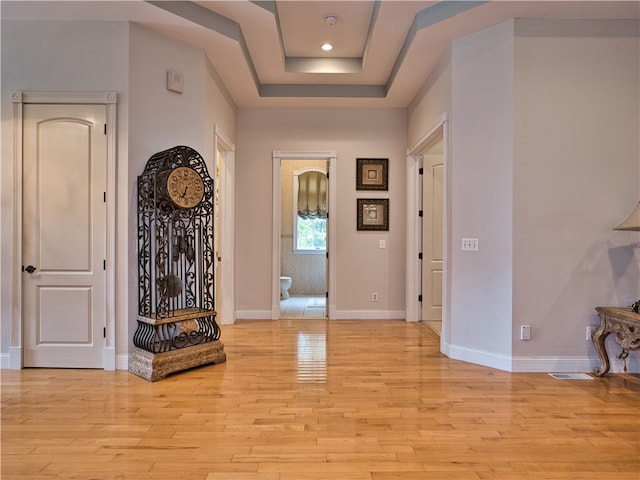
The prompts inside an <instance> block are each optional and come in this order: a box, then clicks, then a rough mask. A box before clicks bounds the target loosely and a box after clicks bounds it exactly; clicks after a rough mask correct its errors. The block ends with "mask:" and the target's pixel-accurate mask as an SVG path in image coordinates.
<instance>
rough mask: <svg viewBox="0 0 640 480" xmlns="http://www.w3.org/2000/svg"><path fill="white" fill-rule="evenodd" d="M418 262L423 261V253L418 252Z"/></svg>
mask: <svg viewBox="0 0 640 480" xmlns="http://www.w3.org/2000/svg"><path fill="white" fill-rule="evenodd" d="M418 260H422V252H418Z"/></svg>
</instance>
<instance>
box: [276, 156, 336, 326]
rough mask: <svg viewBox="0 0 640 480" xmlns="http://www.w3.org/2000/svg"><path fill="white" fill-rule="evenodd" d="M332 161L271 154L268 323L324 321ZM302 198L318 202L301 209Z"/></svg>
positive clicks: (328, 273)
mask: <svg viewBox="0 0 640 480" xmlns="http://www.w3.org/2000/svg"><path fill="white" fill-rule="evenodd" d="M332 159H333V160H335V154H333V153H332V152H326V153H322V152H311V153H310V152H274V154H273V181H274V185H273V196H274V201H273V259H272V262H273V264H272V271H273V272H272V279H273V280H272V309H271V310H272V315H271V317H272V319H273V320H276V319H280V318H326V317H327V316H329V312H330V308H329V301H328V299H330V298H331V288H332V282H331V274H332V271H333V269H332V267H331V255H330V254H329V253H330V250H331V244H332V242H333V238H334V232H333V228H332V225H331V222H332V220H331V216H330V215H328V214H327V212H328V211H329V210H330V209H331V205H332V204H333V198H334V193H333V188H332V180H333V179H332V175H331V174H330V172H331V170H332V169H333V168H334V166H333V164H332V161H331V160H332ZM334 163H335V162H334ZM318 192H321V194H320V195H317V194H318ZM307 194H308V197H309V199H310V198H312V197H314V198H315V199H318V198H322V199H323V200H322V201H320V202H316V201H311V200H309V202H308V205H307V202H301V199H306V198H307ZM302 203H304V206H301V205H302ZM317 203H320V204H321V206H319V205H317ZM306 207H308V208H306Z"/></svg>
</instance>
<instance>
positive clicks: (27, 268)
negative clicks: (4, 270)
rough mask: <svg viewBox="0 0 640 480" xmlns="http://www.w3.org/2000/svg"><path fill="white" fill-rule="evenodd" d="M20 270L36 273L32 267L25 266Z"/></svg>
mask: <svg viewBox="0 0 640 480" xmlns="http://www.w3.org/2000/svg"><path fill="white" fill-rule="evenodd" d="M22 270H23V271H25V272H27V273H33V272H35V271H36V267H34V266H33V265H27V266H26V267H24V268H23V269H22Z"/></svg>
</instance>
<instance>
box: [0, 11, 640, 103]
mask: <svg viewBox="0 0 640 480" xmlns="http://www.w3.org/2000/svg"><path fill="white" fill-rule="evenodd" d="M1 7H2V18H9V19H32V20H43V19H52V20H126V21H132V22H136V23H139V24H141V25H143V26H145V27H146V28H149V29H151V30H155V31H157V32H160V33H163V34H165V35H168V36H170V37H173V38H176V39H178V40H181V41H183V42H185V43H189V44H192V45H195V46H198V47H200V48H202V49H203V50H204V51H205V52H206V53H207V55H208V57H209V59H210V60H211V62H212V64H213V65H214V67H215V68H216V70H217V71H218V73H219V74H220V77H221V78H222V80H223V82H224V83H225V85H226V87H227V89H228V90H229V93H230V94H231V96H232V97H233V98H234V100H235V102H236V103H237V105H238V106H241V107H248V106H295V107H301V106H357V107H369V106H374V107H406V106H407V105H408V104H409V102H410V101H411V100H412V99H413V98H414V97H415V95H416V93H417V92H418V90H419V89H420V87H421V86H422V85H423V84H424V82H425V80H426V79H427V77H428V76H429V74H430V73H431V71H432V70H433V69H434V68H435V67H436V65H437V63H438V61H439V59H440V58H441V56H442V54H443V52H444V51H445V49H446V48H447V46H448V45H449V44H450V43H451V41H452V40H454V39H455V38H458V37H461V36H464V35H468V34H470V33H473V32H476V31H478V30H481V29H483V28H486V27H489V26H491V25H495V24H498V23H500V22H503V21H505V20H508V19H511V18H610V19H615V18H626V19H629V18H633V19H639V21H640V0H622V1H594V0H587V1H580V0H564V1H540V0H535V1H502V0H493V1H487V2H484V1H480V0H472V1H422V0H410V1H403V0H382V1H366V0H357V1H320V0H318V1H315V0H306V1H292V0H277V1H261V2H260V1H259V2H250V1H246V0H227V1H185V0H182V1H164V0H161V1H146V0H130V1H66V2H60V1H51V0H49V1H42V2H30V1H15V2H13V1H6V0H5V1H2V2H1ZM326 14H334V15H335V16H336V22H335V25H328V24H327V23H326V22H325V16H326ZM326 41H329V42H331V43H333V44H334V49H333V50H332V51H331V52H329V53H325V52H323V51H322V50H321V49H320V45H321V44H322V43H324V42H326ZM326 72H328V73H326Z"/></svg>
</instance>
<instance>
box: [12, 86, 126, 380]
mask: <svg viewBox="0 0 640 480" xmlns="http://www.w3.org/2000/svg"><path fill="white" fill-rule="evenodd" d="M11 101H12V103H13V112H12V117H13V172H14V176H13V242H12V243H13V252H12V253H13V263H12V266H11V269H12V272H13V279H12V285H13V295H12V305H11V345H10V347H9V368H10V369H13V370H19V369H22V368H23V367H24V362H23V353H24V336H23V319H22V275H23V273H22V208H23V205H22V162H23V150H22V142H23V130H22V123H23V114H24V108H23V107H24V105H25V104H29V103H33V104H68V105H75V104H85V105H104V106H105V114H106V122H107V127H106V135H107V186H106V189H107V191H106V195H107V226H106V227H107V228H106V231H107V238H106V247H107V251H106V257H107V258H106V276H107V278H106V292H105V300H106V302H105V303H106V308H105V309H106V311H105V342H104V348H103V364H102V365H103V368H104V369H105V370H115V369H116V345H115V341H116V336H115V332H116V331H115V307H116V302H115V260H116V255H115V245H116V133H117V124H116V121H117V117H116V105H117V101H118V96H117V94H116V92H28V91H17V92H14V93H13V94H12V95H11Z"/></svg>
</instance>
